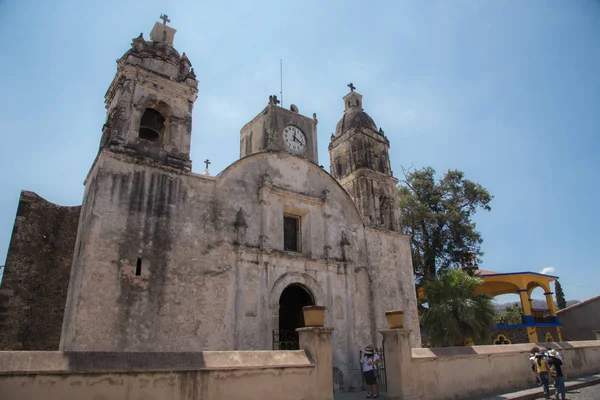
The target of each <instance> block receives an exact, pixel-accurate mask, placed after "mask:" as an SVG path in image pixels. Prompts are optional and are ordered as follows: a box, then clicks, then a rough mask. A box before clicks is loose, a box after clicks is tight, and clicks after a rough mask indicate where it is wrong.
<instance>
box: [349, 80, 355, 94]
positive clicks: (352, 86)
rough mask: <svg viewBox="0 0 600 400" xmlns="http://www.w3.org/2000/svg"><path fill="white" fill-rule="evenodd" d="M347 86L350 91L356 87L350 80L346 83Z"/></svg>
mask: <svg viewBox="0 0 600 400" xmlns="http://www.w3.org/2000/svg"><path fill="white" fill-rule="evenodd" d="M348 87H349V88H350V91H351V92H354V89H356V87H355V86H354V85H353V84H352V82H350V83H349V84H348Z"/></svg>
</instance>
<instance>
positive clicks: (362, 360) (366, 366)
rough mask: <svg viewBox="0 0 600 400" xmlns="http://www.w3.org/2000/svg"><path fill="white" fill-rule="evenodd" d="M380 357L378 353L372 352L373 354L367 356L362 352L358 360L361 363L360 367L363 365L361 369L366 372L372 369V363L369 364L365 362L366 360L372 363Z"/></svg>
mask: <svg viewBox="0 0 600 400" xmlns="http://www.w3.org/2000/svg"><path fill="white" fill-rule="evenodd" d="M380 359H381V358H380V357H379V355H378V354H373V356H367V355H366V354H363V356H362V358H361V360H360V362H361V363H362V367H363V371H364V372H367V371H371V370H373V369H374V365H369V364H367V363H368V362H372V363H373V364H375V361H377V360H380Z"/></svg>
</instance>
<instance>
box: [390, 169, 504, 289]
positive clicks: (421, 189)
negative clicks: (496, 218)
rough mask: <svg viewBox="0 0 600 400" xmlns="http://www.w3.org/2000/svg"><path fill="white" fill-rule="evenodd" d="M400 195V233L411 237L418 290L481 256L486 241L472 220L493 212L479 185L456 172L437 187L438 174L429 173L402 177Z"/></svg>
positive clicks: (485, 191)
mask: <svg viewBox="0 0 600 400" xmlns="http://www.w3.org/2000/svg"><path fill="white" fill-rule="evenodd" d="M398 192H399V197H400V200H399V204H400V209H401V211H402V230H403V233H406V234H408V235H410V236H411V250H412V260H413V267H414V270H415V277H416V280H417V283H418V284H419V286H420V285H421V284H422V283H424V282H425V281H426V280H427V279H430V278H433V277H434V276H435V275H436V273H437V272H438V271H440V270H441V271H443V270H446V269H448V268H449V267H451V266H452V265H457V264H460V263H462V262H463V261H464V260H465V258H467V257H468V256H469V255H470V254H477V255H482V254H483V253H482V252H481V243H482V241H483V240H482V238H481V234H480V233H479V232H478V231H477V230H476V229H475V223H474V222H473V221H472V220H471V218H472V217H473V215H474V214H475V212H476V211H477V210H478V209H484V210H486V211H490V210H491V208H490V206H489V203H490V202H491V200H492V198H493V196H492V195H490V193H489V192H488V191H487V190H486V189H484V188H483V187H482V186H481V185H479V184H478V183H475V182H472V181H470V180H468V179H465V176H464V173H463V172H461V171H457V170H450V171H448V172H447V173H446V174H445V175H444V176H443V177H442V179H440V180H439V182H436V180H435V170H434V169H433V168H431V167H427V168H423V169H420V170H414V171H410V170H409V171H404V180H403V181H401V183H400V187H399V188H398Z"/></svg>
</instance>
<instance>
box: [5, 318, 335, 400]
mask: <svg viewBox="0 0 600 400" xmlns="http://www.w3.org/2000/svg"><path fill="white" fill-rule="evenodd" d="M298 331H299V335H300V347H301V348H302V350H297V351H204V352H198V353H134V352H131V353H110V352H58V351H49V352H39V351H31V352H28V351H5V352H0V399H2V400H39V399H44V400H64V399H77V400H88V399H89V400H141V399H144V400H163V399H169V400H224V399H242V400H246V399H247V400H254V399H261V400H279V399H289V400H317V399H318V400H333V378H332V357H331V332H332V331H333V329H328V328H302V329H299V330H298Z"/></svg>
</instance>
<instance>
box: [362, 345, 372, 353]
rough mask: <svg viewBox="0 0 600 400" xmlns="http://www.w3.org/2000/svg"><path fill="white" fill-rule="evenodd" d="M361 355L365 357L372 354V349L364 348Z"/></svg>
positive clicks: (370, 347) (369, 347)
mask: <svg viewBox="0 0 600 400" xmlns="http://www.w3.org/2000/svg"><path fill="white" fill-rule="evenodd" d="M363 353H365V354H367V355H371V354H373V347H372V346H371V345H369V346H367V347H365V349H364V350H363Z"/></svg>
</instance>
